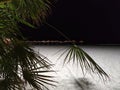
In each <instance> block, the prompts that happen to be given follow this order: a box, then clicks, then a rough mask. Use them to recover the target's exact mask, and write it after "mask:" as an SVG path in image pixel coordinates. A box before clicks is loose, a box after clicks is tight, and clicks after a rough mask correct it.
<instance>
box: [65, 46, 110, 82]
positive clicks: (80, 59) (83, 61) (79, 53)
mask: <svg viewBox="0 0 120 90" xmlns="http://www.w3.org/2000/svg"><path fill="white" fill-rule="evenodd" d="M71 61H72V62H73V63H75V62H77V64H79V65H80V67H81V69H82V72H83V74H84V72H85V70H87V71H89V72H90V73H91V72H93V73H97V74H98V76H99V77H100V78H102V79H103V80H106V79H107V78H109V76H108V75H107V73H106V72H105V71H104V70H103V69H102V68H101V67H100V66H99V65H98V64H97V63H96V62H95V61H94V60H93V59H92V58H91V57H90V56H89V55H88V54H87V53H86V52H85V51H83V50H82V49H81V48H80V47H79V46H77V45H73V46H72V47H70V48H69V49H68V50H67V54H66V56H65V59H64V64H65V63H69V62H71Z"/></svg>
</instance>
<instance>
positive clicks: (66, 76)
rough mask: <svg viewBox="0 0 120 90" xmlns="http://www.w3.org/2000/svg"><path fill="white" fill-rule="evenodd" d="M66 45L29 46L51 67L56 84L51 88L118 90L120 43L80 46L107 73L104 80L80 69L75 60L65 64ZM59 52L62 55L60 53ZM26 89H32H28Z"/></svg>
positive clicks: (65, 89)
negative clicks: (45, 58)
mask: <svg viewBox="0 0 120 90" xmlns="http://www.w3.org/2000/svg"><path fill="white" fill-rule="evenodd" d="M68 47H69V45H34V46H32V48H33V49H34V51H35V52H36V53H38V54H42V55H44V56H45V57H47V58H48V59H49V60H50V62H51V63H52V64H54V66H53V67H52V69H53V70H55V72H53V73H52V74H50V75H53V76H54V80H55V81H57V83H56V86H55V87H54V86H49V85H48V88H49V89H50V90H120V46H117V45H86V46H84V45H81V46H79V47H80V48H82V49H83V50H84V51H85V52H87V53H88V54H89V55H90V56H91V57H92V58H93V59H94V61H95V62H96V63H97V64H99V66H100V67H101V68H102V69H103V70H104V71H105V72H106V73H107V74H108V75H109V79H107V80H105V81H103V80H102V79H101V78H100V77H99V76H98V75H97V74H95V73H89V72H87V71H85V72H84V74H83V72H82V70H81V67H80V66H79V65H78V64H77V63H73V62H70V63H66V64H64V58H65V54H63V55H62V53H64V51H65V50H66V49H67V48H68ZM61 55H62V56H61ZM28 90H34V89H30V88H28Z"/></svg>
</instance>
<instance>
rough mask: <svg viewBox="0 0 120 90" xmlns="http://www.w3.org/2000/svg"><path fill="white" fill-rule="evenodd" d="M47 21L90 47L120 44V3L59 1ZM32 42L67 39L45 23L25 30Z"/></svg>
mask: <svg viewBox="0 0 120 90" xmlns="http://www.w3.org/2000/svg"><path fill="white" fill-rule="evenodd" d="M53 5H54V6H52V13H51V14H50V15H49V16H48V17H47V20H46V22H47V23H49V24H50V25H52V26H54V27H56V28H57V29H58V30H60V31H61V32H63V33H64V34H65V35H66V36H67V37H69V39H71V40H76V41H80V40H82V41H84V42H85V43H87V44H89V43H90V44H120V35H119V34H120V0H58V1H57V2H56V3H54V4H53ZM23 34H24V35H25V36H26V37H27V38H28V39H29V40H66V39H65V38H64V37H63V36H62V35H60V34H59V33H58V32H56V30H54V29H53V28H51V27H49V26H48V25H46V24H44V23H43V24H42V25H41V26H39V27H38V28H37V29H35V30H33V29H30V28H27V27H26V28H25V30H23Z"/></svg>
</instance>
